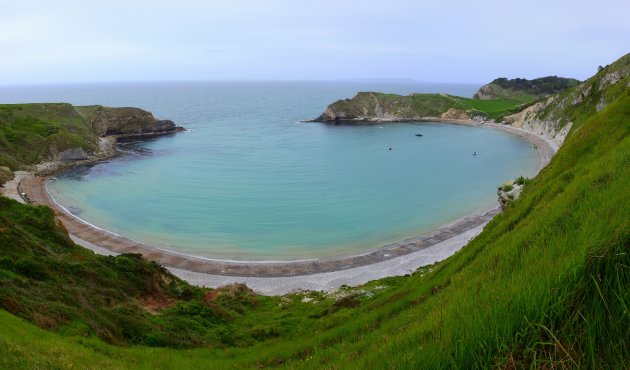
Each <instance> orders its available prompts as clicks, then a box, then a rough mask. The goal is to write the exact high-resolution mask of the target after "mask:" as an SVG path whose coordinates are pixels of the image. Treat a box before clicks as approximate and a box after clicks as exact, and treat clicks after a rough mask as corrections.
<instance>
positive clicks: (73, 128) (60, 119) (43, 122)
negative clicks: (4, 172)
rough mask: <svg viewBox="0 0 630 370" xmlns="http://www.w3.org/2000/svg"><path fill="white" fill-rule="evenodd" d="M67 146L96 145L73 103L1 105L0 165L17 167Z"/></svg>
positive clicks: (88, 148) (90, 147) (89, 148)
mask: <svg viewBox="0 0 630 370" xmlns="http://www.w3.org/2000/svg"><path fill="white" fill-rule="evenodd" d="M70 148H83V149H84V150H86V151H87V152H93V151H95V150H96V149H97V148H98V141H97V138H96V136H95V135H94V133H93V131H92V127H91V126H90V125H89V123H88V121H87V118H86V116H85V115H84V114H81V113H80V112H79V111H77V110H76V109H75V107H73V106H72V105H70V104H64V103H42V104H1V105H0V166H7V167H9V168H11V169H12V170H17V169H19V168H20V167H22V166H24V165H33V164H37V163H39V162H41V161H43V160H49V159H52V156H53V155H54V154H55V153H60V152H63V151H64V150H66V149H70Z"/></svg>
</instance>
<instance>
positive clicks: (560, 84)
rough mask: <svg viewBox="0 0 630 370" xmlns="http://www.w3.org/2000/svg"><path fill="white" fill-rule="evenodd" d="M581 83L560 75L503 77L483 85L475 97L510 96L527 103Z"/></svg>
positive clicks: (493, 97)
mask: <svg viewBox="0 0 630 370" xmlns="http://www.w3.org/2000/svg"><path fill="white" fill-rule="evenodd" d="M579 83H580V81H578V80H576V79H574V78H564V77H558V76H547V77H541V78H536V79H533V80H528V79H525V78H514V79H511V80H508V79H507V78H505V77H501V78H497V79H495V80H494V81H492V82H490V83H489V84H486V85H483V86H481V88H480V89H479V90H478V91H477V92H476V93H475V95H473V98H475V99H481V100H488V99H499V98H510V99H516V100H521V101H523V102H524V103H526V102H529V101H532V100H537V99H540V98H542V97H545V96H549V95H552V94H556V93H558V92H560V91H563V90H566V89H568V88H571V87H575V86H577V85H578V84H579Z"/></svg>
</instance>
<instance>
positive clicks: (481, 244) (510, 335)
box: [0, 74, 630, 369]
mask: <svg viewBox="0 0 630 370" xmlns="http://www.w3.org/2000/svg"><path fill="white" fill-rule="evenodd" d="M603 78H605V75H604V74H602V75H599V74H598V75H596V76H595V78H594V80H590V82H593V83H594V82H595V81H601V80H602V79H603ZM619 84H623V86H620V85H619ZM606 89H617V90H616V91H617V93H616V94H615V95H614V96H613V97H612V98H611V99H612V100H611V101H609V102H608V104H607V106H605V107H603V108H602V109H600V110H595V111H590V110H584V111H581V110H579V108H577V107H576V108H575V111H577V112H581V113H576V114H580V117H579V120H578V119H576V123H575V124H574V128H573V129H572V131H571V134H570V135H569V136H568V137H567V139H566V141H565V143H564V145H563V146H562V147H561V148H560V150H559V151H558V153H557V155H556V156H555V157H554V158H553V160H552V161H551V163H550V164H549V165H548V166H547V167H546V168H545V169H543V171H542V172H541V173H540V174H539V175H538V176H537V177H536V178H534V179H531V181H529V182H524V183H523V184H524V191H523V193H522V195H521V197H520V198H519V199H516V200H514V202H511V203H510V205H509V206H508V207H507V208H506V210H505V211H504V212H503V213H501V214H499V215H498V216H497V217H495V218H494V219H493V220H492V221H491V222H490V223H489V224H488V226H487V227H486V228H485V229H484V231H483V232H482V233H481V234H480V235H479V236H478V237H476V238H475V239H474V240H472V241H471V242H470V243H469V245H467V246H466V247H465V248H463V249H462V250H461V251H460V252H458V253H457V254H455V255H454V256H452V257H450V258H448V259H447V260H445V261H443V262H441V263H438V264H436V265H434V266H430V267H426V268H422V269H420V270H419V271H418V272H416V273H414V274H412V275H410V276H406V277H397V278H388V279H382V280H378V281H374V282H371V283H369V284H367V285H366V286H363V287H358V288H353V289H345V290H342V294H340V295H336V296H329V295H324V294H320V293H297V294H293V295H287V296H284V297H260V296H256V295H253V294H251V293H249V292H246V290H244V291H245V292H246V293H245V295H244V297H246V298H242V296H240V295H238V294H235V295H230V294H226V295H227V299H226V301H225V302H224V304H223V305H220V307H221V308H224V309H225V310H226V311H227V312H229V314H230V318H229V319H227V320H225V321H224V322H213V321H212V320H215V318H214V315H215V314H216V311H207V310H205V309H201V308H203V307H207V306H206V304H205V303H204V301H203V300H204V298H202V297H208V295H209V296H210V297H212V296H213V295H215V294H216V293H214V292H216V291H211V290H203V289H200V288H192V287H188V286H187V285H186V284H185V283H183V282H180V281H178V280H176V279H174V278H173V277H171V276H170V275H168V274H167V273H165V272H164V271H163V270H162V269H161V268H160V267H158V266H156V265H154V264H151V263H147V262H145V261H143V260H141V259H139V258H137V257H134V256H122V257H118V258H120V259H121V260H120V262H116V261H117V259H116V258H111V257H97V256H94V255H92V254H91V252H87V251H85V250H83V249H81V248H80V247H76V246H73V245H72V244H71V242H69V241H68V240H67V236H66V235H65V233H64V232H63V230H62V229H61V228H59V227H58V226H57V225H55V223H54V221H53V219H52V217H51V215H50V211H48V210H47V209H46V208H42V207H32V206H25V205H19V204H17V203H15V202H11V201H6V200H3V203H2V205H1V206H0V222H1V224H0V248H1V249H2V251H3V256H4V255H5V254H6V256H7V257H6V258H4V259H1V261H2V264H0V292H1V293H0V300H1V301H2V302H5V301H6V300H7V299H6V298H7V297H10V298H11V299H10V300H9V303H12V302H13V301H14V300H15V301H17V302H19V303H20V304H24V305H26V306H27V307H26V308H24V309H23V311H22V310H17V309H15V308H12V307H13V306H11V305H9V306H7V305H6V303H3V307H5V309H9V310H11V312H15V313H16V314H17V315H19V316H21V317H24V318H26V319H27V320H29V321H30V322H26V321H24V320H22V319H19V318H18V317H16V316H14V315H11V314H8V313H6V312H2V311H0V326H1V327H2V331H0V367H2V368H49V367H50V368H59V367H61V368H70V367H91V368H147V369H148V368H211V367H212V368H234V367H236V368H252V367H259V368H260V367H287V368H313V369H319V368H357V369H359V368H361V369H365V368H396V369H418V368H427V369H435V368H446V367H453V368H490V367H501V368H525V367H530V368H625V367H627V364H628V363H630V331H629V330H628V328H630V310H629V307H630V267H629V266H630V253H629V252H630V192H629V191H628V187H627V184H628V180H629V179H630V125H629V124H628V122H629V121H630V89H628V85H627V82H624V81H621V80H617V81H616V82H615V83H613V84H609V85H608V86H607V88H606ZM577 104H578V106H579V104H580V103H577ZM4 210H6V211H4ZM14 214H19V215H20V216H19V217H15V216H13V215H14ZM5 250H6V252H5ZM66 254H67V255H66ZM82 261H85V263H87V264H88V265H87V266H95V267H94V268H84V267H83V266H82V263H83V262H82ZM29 264H33V266H37V267H34V268H31V267H29V268H24V269H22V268H21V267H20V266H28V265H29ZM119 264H120V266H119ZM125 266H130V267H129V268H128V267H125ZM32 271H35V273H33V272H32ZM81 271H84V272H83V273H88V272H89V274H92V275H94V276H93V277H90V278H89V279H92V280H90V281H93V282H99V281H102V282H106V283H107V284H108V285H107V289H105V288H102V287H94V286H91V287H90V285H92V284H93V283H89V282H88V283H80V282H78V281H77V280H79V279H82V278H83V277H82V276H81V275H79V273H80V272H81ZM156 276H159V277H160V278H159V279H157V280H156V278H155V277H156ZM164 277H167V278H168V279H172V280H171V282H170V283H167V282H164V280H163V279H164ZM118 279H128V280H129V282H122V281H118ZM147 279H148V280H147ZM168 279H167V280H168ZM146 281H149V282H156V281H157V282H158V283H157V284H158V287H157V288H155V287H154V288H151V286H153V285H152V284H153V283H149V284H148V283H146ZM159 281H162V282H164V284H163V285H160V283H159ZM41 284H47V285H46V287H47V288H41V286H43V285H41ZM119 284H120V286H121V288H120V290H121V291H118V290H119V288H118V285H119ZM123 284H126V285H123ZM171 284H179V285H180V286H182V287H184V288H187V289H190V292H191V296H190V297H180V296H178V289H175V288H172V287H171ZM45 289H50V290H52V291H53V292H55V293H56V294H53V293H47V292H44V290H45ZM55 289H56V290H55ZM110 289H111V290H113V292H107V291H108V290H110ZM152 289H153V290H152ZM155 289H157V291H158V292H161V294H164V295H165V296H167V297H170V298H172V299H173V300H174V301H175V303H174V305H173V306H170V307H163V308H159V307H156V308H155V309H152V310H148V309H147V308H146V304H143V300H142V297H143V296H144V295H145V294H147V292H155V291H156V290H155ZM241 289H242V288H241ZM122 290H124V292H123V291H122ZM73 293H75V295H76V297H81V296H83V295H85V294H90V296H89V297H90V302H88V304H86V306H85V307H86V308H87V309H92V310H95V311H94V312H102V313H103V314H105V315H109V314H110V313H109V312H110V311H115V310H116V309H118V307H122V308H123V312H125V311H124V309H129V310H130V311H132V312H135V313H133V314H131V315H130V317H132V318H133V319H134V320H138V321H139V322H141V323H143V325H147V327H149V328H151V330H155V331H156V332H157V333H160V332H162V333H163V334H164V335H171V333H170V332H169V331H168V330H170V329H169V326H168V325H169V322H171V321H169V320H174V321H172V322H176V323H177V330H178V331H180V332H186V331H193V332H194V330H193V329H191V328H195V327H197V326H201V327H204V328H207V330H208V332H206V333H205V336H199V337H197V338H204V340H205V342H204V343H205V346H204V347H203V348H198V349H186V350H181V349H173V348H155V347H151V348H150V347H147V346H146V345H147V344H156V345H166V346H181V343H179V344H174V343H167V342H165V343H152V342H150V341H149V340H147V338H150V337H149V336H148V334H149V333H153V331H147V332H143V331H138V332H137V333H139V334H138V335H136V338H137V339H130V338H133V336H132V337H126V336H125V335H120V336H118V337H116V336H115V338H116V339H117V341H112V340H110V341H112V342H114V343H117V344H115V345H112V344H108V343H105V342H103V341H102V340H101V339H99V338H103V337H102V336H99V332H98V331H97V330H96V329H95V327H94V326H91V324H90V323H89V321H87V320H88V318H91V317H92V316H94V315H88V314H82V313H77V311H78V310H82V309H84V308H83V307H84V306H82V305H83V304H85V303H82V302H81V300H80V299H78V298H77V299H76V300H75V299H74V298H72V294H73ZM79 293H81V294H79ZM106 294H111V295H113V296H115V297H118V298H117V300H114V301H113V303H112V301H109V302H108V301H107V300H106V297H107V295H106ZM23 295H27V296H28V295H31V297H21V296H23ZM54 295H59V296H62V297H65V296H69V298H63V299H62V298H56V297H54ZM243 299H244V301H243ZM38 300H39V301H38ZM74 301H76V303H73V302H74ZM234 301H236V303H235V302H234ZM35 304H39V306H36V307H38V308H37V309H34V308H33V309H31V308H29V307H28V306H33V305H35ZM14 305H15V306H17V307H20V306H19V304H17V305H16V304H14ZM66 306H67V307H66ZM47 307H52V310H51V311H46V310H47ZM64 307H65V308H64ZM74 307H76V308H74ZM177 307H180V308H177ZM183 307H198V308H197V309H190V310H185V309H183ZM239 307H241V308H239ZM62 308H63V309H62ZM29 309H30V310H32V311H29ZM96 310H100V311H96ZM134 310H135V311H134ZM58 311H59V312H62V313H64V315H66V316H63V315H61V314H56V315H59V317H62V318H67V321H64V320H63V319H61V320H55V321H54V322H55V323H57V325H56V326H52V327H51V329H53V330H54V332H50V331H45V330H42V329H40V328H38V327H36V326H35V325H33V324H32V323H35V324H37V325H39V326H40V327H44V328H47V327H46V325H42V323H44V324H45V323H47V322H48V320H41V321H37V319H36V318H37V317H39V316H38V315H43V316H44V317H47V316H46V315H47V312H58ZM36 313H37V315H36ZM120 315H123V314H122V313H120ZM54 317H57V316H53V318H54ZM106 317H109V316H106ZM103 320H104V319H103ZM109 320H111V319H109ZM121 320H124V319H122V318H121ZM111 321H112V322H111V325H112V328H111V329H110V332H112V333H115V332H117V330H118V329H116V328H120V330H121V333H122V332H123V331H122V328H123V327H124V325H122V324H121V323H119V322H117V321H116V320H111ZM123 322H124V321H123ZM208 322H212V324H206V323H208ZM78 328H79V329H78ZM80 328H82V329H80ZM143 333H144V334H143ZM208 333H217V334H208ZM172 335H176V334H175V333H173V334H172ZM180 335H182V334H180ZM215 335H216V336H215ZM191 338H195V336H191ZM222 338H223V339H222ZM230 338H236V339H237V340H236V341H234V342H230ZM104 339H106V338H104ZM211 339H214V340H211ZM136 343H142V345H137V344H136ZM187 345H197V343H195V342H194V341H190V342H188V343H187Z"/></svg>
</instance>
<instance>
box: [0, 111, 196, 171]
mask: <svg viewBox="0 0 630 370" xmlns="http://www.w3.org/2000/svg"><path fill="white" fill-rule="evenodd" d="M25 122H26V123H29V125H25V124H24V123H25ZM182 130H184V128H182V127H179V126H177V125H176V124H175V123H174V122H173V121H171V120H158V119H156V118H155V117H154V116H153V114H152V113H151V112H148V111H146V110H143V109H139V108H131V107H124V108H112V107H104V106H100V105H96V106H73V105H71V104H66V103H34V104H2V105H0V166H3V167H5V168H7V169H8V170H9V171H18V170H23V171H29V172H35V173H37V174H41V175H47V174H51V173H53V172H55V171H59V170H63V169H66V168H69V167H73V166H77V165H83V164H89V163H92V162H96V161H100V160H103V159H106V158H109V157H111V156H113V155H116V154H117V150H116V142H117V140H119V139H121V138H128V137H146V136H155V135H166V134H172V133H175V132H178V131H182ZM2 139H4V140H2ZM3 171H4V170H3ZM4 172H7V171H4ZM4 172H3V173H4ZM8 176H9V175H8V174H6V176H5V175H3V176H0V177H1V178H2V179H5V178H7V177H8Z"/></svg>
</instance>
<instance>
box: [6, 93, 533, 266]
mask: <svg viewBox="0 0 630 370" xmlns="http://www.w3.org/2000/svg"><path fill="white" fill-rule="evenodd" d="M365 87H367V88H365ZM370 87H374V88H373V89H371V90H385V91H388V92H401V93H407V92H410V91H406V90H411V91H414V90H415V91H424V90H422V88H423V86H410V85H406V84H405V85H389V86H363V85H361V84H357V83H354V84H353V83H329V84H325V83H319V84H318V83H270V82H268V83H262V82H259V83H206V84H203V83H198V84H193V83H190V84H175V83H171V84H143V85H107V86H101V87H100V88H98V87H97V86H82V87H77V86H70V87H62V88H59V89H57V92H54V91H52V89H51V90H50V91H48V90H46V89H45V88H40V89H39V90H36V89H35V88H33V89H34V90H33V91H31V93H32V94H35V95H37V94H40V95H39V96H42V97H43V98H42V99H49V100H50V101H58V100H65V101H70V102H72V103H75V104H90V103H95V101H92V100H91V99H99V101H98V102H99V103H103V104H108V105H119V106H120V105H131V106H140V107H143V108H146V109H149V110H152V111H153V112H154V113H156V116H158V117H159V118H170V119H173V120H175V121H176V122H177V123H178V124H180V125H183V126H185V127H187V128H190V129H191V131H190V132H185V133H180V134H177V135H174V136H168V137H162V138H158V139H152V140H146V141H135V142H130V143H125V144H123V145H122V146H121V148H122V149H123V151H124V153H125V154H124V155H122V156H120V157H117V158H115V159H112V160H110V161H108V162H105V163H101V164H98V165H95V166H92V167H88V168H80V169H77V170H73V171H71V172H68V173H66V174H63V175H60V176H58V180H57V181H55V182H52V183H50V184H49V190H50V191H51V193H52V194H53V196H54V197H55V199H56V200H57V201H58V202H60V203H61V204H62V205H64V206H66V207H68V208H69V209H71V210H72V211H73V212H74V213H76V214H77V215H78V216H79V217H81V218H83V219H85V220H87V221H88V222H90V223H92V224H95V225H97V226H99V227H102V228H105V229H108V230H111V231H113V232H116V233H118V234H122V235H125V236H127V237H129V238H131V239H135V240H139V241H143V242H146V243H149V244H153V245H157V246H161V247H165V248H168V249H172V250H176V251H180V252H183V253H188V254H194V255H201V256H206V257H211V258H227V259H237V260H265V259H267V260H269V259H271V260H291V259H302V258H313V257H321V256H336V255H342V254H348V253H360V252H364V251H367V250H370V249H373V248H375V247H378V246H381V245H384V244H387V243H389V242H393V241H398V240H401V239H403V238H405V237H409V236H412V235H416V234H419V233H422V232H425V231H428V230H431V229H433V228H435V227H438V226H440V225H442V224H445V223H448V222H451V221H454V220H456V219H458V218H460V217H463V216H465V215H467V214H470V213H472V212H475V211H480V210H484V209H487V208H488V207H490V206H492V205H494V204H495V203H496V188H497V186H498V185H499V184H501V183H502V182H504V181H505V180H508V179H512V178H515V177H517V176H519V175H525V176H532V175H533V174H534V173H535V172H536V168H537V166H538V155H537V153H536V151H535V150H534V148H533V147H532V145H531V144H529V143H528V142H526V141H524V140H523V139H521V138H519V137H516V136H514V135H511V134H508V133H505V132H500V131H497V130H493V129H489V128H482V127H469V126H458V125H449V124H440V123H421V124H413V123H405V124H383V125H375V126H327V125H323V124H318V123H301V122H299V120H301V119H305V118H312V117H315V116H317V115H318V114H319V113H320V112H321V111H322V110H323V109H324V108H325V106H326V105H327V104H328V103H329V102H332V101H334V100H335V99H337V98H341V97H349V96H352V95H354V93H356V91H357V90H359V89H361V90H368V89H370ZM387 87H389V89H386V88H387ZM424 88H425V89H427V88H429V87H427V86H424ZM442 88H443V89H442V90H441V91H447V92H451V93H459V94H466V93H463V92H462V91H464V90H466V89H467V88H469V87H466V86H455V87H453V86H451V87H448V86H442ZM412 89H414V90H412ZM449 89H450V90H449ZM457 89H459V90H458V91H454V90H457ZM35 90H36V91H35ZM471 90H474V89H471ZM434 91H435V90H434ZM437 91H440V90H437ZM466 91H467V90H466ZM24 94H27V93H26V92H24ZM54 94H57V95H54ZM64 94H65V95H64ZM3 97H4V95H3V91H2V90H0V98H3ZM13 97H14V99H16V98H15V95H13ZM42 99H39V100H42ZM29 100H36V99H29ZM416 133H422V134H423V135H424V136H423V137H416V136H415V134H416ZM390 147H391V148H392V150H388V149H389V148H390ZM474 151H477V152H478V153H479V155H478V156H472V153H473V152H474Z"/></svg>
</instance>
